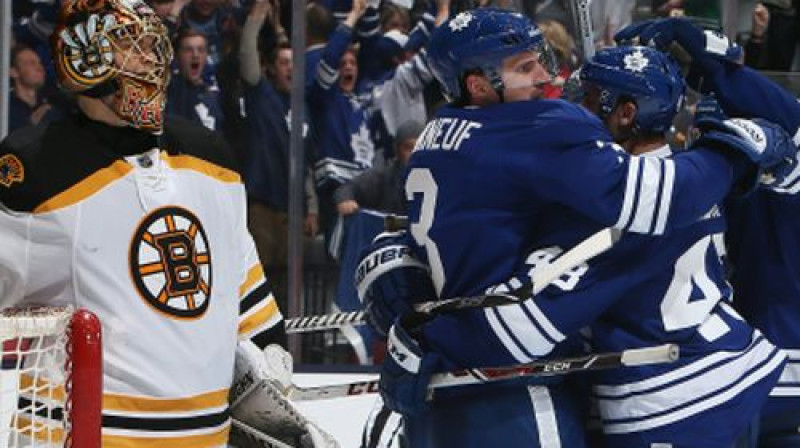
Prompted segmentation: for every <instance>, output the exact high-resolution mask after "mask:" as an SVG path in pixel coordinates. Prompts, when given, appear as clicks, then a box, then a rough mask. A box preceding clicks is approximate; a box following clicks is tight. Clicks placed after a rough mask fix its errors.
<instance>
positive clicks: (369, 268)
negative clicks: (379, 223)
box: [356, 232, 436, 337]
mask: <svg viewBox="0 0 800 448" xmlns="http://www.w3.org/2000/svg"><path fill="white" fill-rule="evenodd" d="M406 238H407V236H406V233H405V232H394V233H382V234H380V235H378V237H377V238H376V239H375V241H374V242H373V243H372V245H371V246H370V248H369V249H368V250H367V251H366V255H364V256H363V257H362V258H361V262H360V263H359V264H358V269H356V288H357V289H358V297H359V298H360V299H361V301H362V303H363V304H364V309H365V311H366V317H367V322H368V323H369V325H370V326H371V327H372V328H373V329H374V330H375V331H376V332H377V333H378V334H380V335H381V336H383V337H386V335H387V334H388V332H389V327H391V326H392V324H393V323H394V321H395V320H396V319H397V317H398V316H400V315H403V314H407V313H410V312H412V311H413V308H412V306H413V304H414V303H416V302H420V301H428V300H433V299H434V298H435V297H436V293H435V291H434V288H433V282H432V281H431V277H430V274H429V271H428V267H427V266H425V265H424V264H422V263H421V262H420V261H419V260H417V259H416V258H414V256H413V255H412V254H411V248H410V247H409V246H408V244H407V243H406Z"/></svg>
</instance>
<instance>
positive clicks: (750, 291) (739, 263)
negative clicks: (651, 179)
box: [706, 67, 800, 426]
mask: <svg viewBox="0 0 800 448" xmlns="http://www.w3.org/2000/svg"><path fill="white" fill-rule="evenodd" d="M706 88H708V89H711V90H713V91H714V92H715V94H716V97H717V98H718V100H719V102H720V105H721V106H722V107H723V109H724V110H725V112H726V113H728V114H730V115H732V116H743V117H761V118H766V119H768V120H770V121H773V122H775V123H778V124H780V125H781V127H783V128H784V130H786V131H787V132H788V133H789V134H790V135H793V136H794V142H795V144H798V143H800V104H799V103H798V102H797V101H796V99H795V98H794V97H793V96H792V95H791V94H790V93H789V92H787V91H786V90H784V89H783V88H781V87H780V86H778V85H776V84H775V83H773V82H772V81H770V80H769V79H767V78H765V77H764V76H762V75H760V74H759V73H757V72H756V71H755V70H752V69H750V68H747V67H741V68H738V69H736V70H725V71H720V72H719V73H716V74H715V76H713V77H711V78H709V79H708V82H707V83H706ZM788 180H789V183H788V185H787V186H785V187H784V188H779V189H769V188H761V189H758V190H756V191H754V192H753V193H752V194H750V195H748V196H745V197H741V198H735V199H732V200H729V201H728V202H727V204H726V205H727V212H726V213H727V214H728V215H729V216H730V217H731V225H730V229H729V231H728V232H727V243H728V258H729V260H730V262H731V265H732V269H731V282H732V283H733V285H734V288H735V291H736V295H735V300H734V305H735V306H736V308H737V309H738V310H739V311H740V312H741V313H742V315H743V316H744V317H745V318H746V319H747V320H748V321H749V322H750V323H752V324H753V325H754V326H755V327H757V328H759V329H760V330H761V331H763V332H764V334H765V335H766V336H767V337H768V338H769V340H770V341H772V342H773V343H775V344H776V345H777V346H779V347H781V348H783V349H784V351H785V352H786V353H787V355H788V357H789V362H788V363H787V365H786V369H785V371H784V373H783V375H782V376H781V379H780V381H779V382H778V385H777V386H776V387H775V389H774V390H773V391H772V394H771V399H770V400H769V402H768V403H767V405H766V406H765V408H764V411H765V414H767V415H769V414H773V413H785V414H792V415H795V416H797V415H800V252H798V250H797V248H798V247H800V239H798V234H797V229H799V228H800V196H798V195H797V193H798V190H800V168H796V169H795V172H794V173H793V174H792V175H790V176H789V177H788ZM798 422H800V421H798ZM798 422H795V423H794V426H796V424H797V423H798Z"/></svg>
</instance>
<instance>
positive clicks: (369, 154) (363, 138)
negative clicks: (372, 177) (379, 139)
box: [350, 123, 375, 167]
mask: <svg viewBox="0 0 800 448" xmlns="http://www.w3.org/2000/svg"><path fill="white" fill-rule="evenodd" d="M350 147H351V148H353V161H355V162H356V163H359V164H361V166H364V167H370V166H372V159H373V158H374V157H375V145H374V144H373V143H372V139H371V138H370V136H369V129H367V125H366V124H365V123H361V126H360V127H359V128H358V132H354V133H353V135H351V136H350Z"/></svg>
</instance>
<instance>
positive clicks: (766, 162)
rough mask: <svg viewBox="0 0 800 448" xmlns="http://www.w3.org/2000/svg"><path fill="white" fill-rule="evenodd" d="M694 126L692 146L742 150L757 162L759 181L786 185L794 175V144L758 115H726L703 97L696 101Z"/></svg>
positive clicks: (789, 137)
mask: <svg viewBox="0 0 800 448" xmlns="http://www.w3.org/2000/svg"><path fill="white" fill-rule="evenodd" d="M694 126H695V127H696V128H697V129H698V130H699V131H700V133H701V134H700V137H699V138H698V139H697V141H696V142H695V143H694V145H695V146H707V147H719V146H722V147H724V148H727V149H733V150H736V151H739V152H741V153H743V154H744V155H746V156H747V158H748V159H749V160H750V161H752V162H753V163H754V164H756V165H757V166H758V168H759V170H758V173H757V174H758V177H757V178H756V179H757V181H758V183H760V184H763V185H766V186H774V187H779V188H787V186H788V184H789V183H791V182H792V181H793V178H796V177H797V174H794V172H795V171H796V170H795V168H796V165H797V147H796V146H795V145H794V142H793V141H792V137H791V136H790V135H789V134H788V133H786V131H784V130H783V128H781V127H780V126H778V125H777V124H774V123H772V122H769V121H767V120H764V119H761V118H756V119H752V120H748V119H743V118H727V117H725V115H724V114H723V113H722V111H721V109H720V108H719V105H718V104H717V102H716V101H715V100H714V99H713V98H705V99H703V100H702V101H701V102H700V103H698V105H697V110H696V112H695V122H694ZM790 177H792V178H790Z"/></svg>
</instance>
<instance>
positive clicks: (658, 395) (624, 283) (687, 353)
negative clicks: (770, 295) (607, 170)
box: [544, 47, 791, 448]
mask: <svg viewBox="0 0 800 448" xmlns="http://www.w3.org/2000/svg"><path fill="white" fill-rule="evenodd" d="M579 79H580V82H581V86H582V87H583V90H584V91H585V95H584V100H583V104H584V105H585V106H586V107H587V108H588V109H589V110H591V111H592V112H594V113H595V114H597V116H598V117H600V118H601V119H602V120H603V122H604V123H605V124H606V126H607V127H608V129H609V131H610V132H611V134H612V135H613V137H614V139H615V141H616V142H617V143H618V144H620V145H621V146H622V147H623V148H625V150H626V151H627V152H629V153H631V154H640V155H642V156H643V157H649V158H652V159H653V160H669V158H672V157H676V155H675V154H673V152H672V151H671V149H670V147H669V146H668V145H667V143H666V135H665V134H666V132H667V131H668V130H669V128H670V127H671V123H672V119H673V118H674V116H675V114H676V113H677V111H678V109H679V108H680V107H681V103H682V101H683V93H684V89H685V84H684V81H683V79H682V77H681V73H680V71H679V69H678V67H677V65H676V64H675V63H674V62H673V61H672V60H671V58H670V57H668V56H666V55H664V54H662V53H660V52H658V51H657V50H654V49H651V48H646V47H617V48H611V49H606V50H603V51H601V52H599V53H598V54H597V55H595V56H594V57H593V58H592V59H591V60H589V61H588V62H587V63H586V64H584V66H583V67H582V68H581V70H580V74H579ZM698 110H699V112H698V114H699V116H698V122H700V123H710V122H714V123H717V124H719V123H723V122H724V121H723V120H722V118H721V117H719V116H717V115H712V114H710V113H709V112H704V111H706V110H707V109H706V108H698ZM710 111H711V112H715V110H714V109H713V108H712V109H710ZM723 126H724V125H723ZM753 129H755V128H753ZM784 138H788V135H785V136H784ZM701 140H702V138H701ZM787 144H789V145H791V144H790V143H788V142H787ZM725 224H726V223H725V217H724V216H723V215H722V214H721V213H720V211H719V210H718V208H716V207H715V208H712V209H711V210H709V212H708V213H707V214H706V215H704V216H703V217H702V219H700V220H698V221H697V222H695V223H693V224H691V225H688V226H684V227H681V228H677V229H674V230H673V231H671V232H669V233H667V234H665V235H664V236H662V237H658V238H653V237H648V236H637V235H629V236H628V237H626V238H624V239H623V240H622V241H620V243H619V244H618V245H617V246H616V247H615V248H613V249H612V250H611V251H609V252H608V253H607V254H606V257H605V258H603V259H602V260H598V262H597V263H596V264H593V265H592V266H591V267H590V268H589V269H588V270H587V271H586V272H585V273H584V274H583V275H582V276H581V279H580V280H579V281H577V282H576V284H575V285H574V287H570V288H564V290H563V292H560V291H550V293H545V294H544V296H545V297H546V298H551V297H552V298H555V297H558V296H560V295H563V296H564V297H562V300H569V301H579V302H581V303H586V307H587V308H591V307H594V306H600V307H603V306H605V307H606V308H605V309H603V310H602V311H601V313H600V314H599V316H598V318H597V320H596V321H595V322H594V323H593V324H592V325H591V335H592V338H591V339H592V345H593V348H594V349H595V350H597V351H617V350H621V349H624V348H629V347H631V346H646V345H652V344H659V343H669V342H673V343H678V344H679V347H680V351H681V353H682V356H681V359H680V360H679V361H678V362H677V363H673V364H669V365H660V366H649V367H632V368H626V369H619V370H614V371H604V372H602V373H598V374H596V375H594V376H593V392H594V393H593V395H594V398H595V399H596V401H597V404H598V408H599V411H600V417H601V419H602V422H603V430H604V433H605V437H604V438H605V441H606V445H607V446H613V447H622V448H624V447H639V446H654V445H656V446H658V444H664V445H665V446H679V447H698V448H699V447H707V446H714V447H721V448H724V447H733V446H734V443H735V441H736V439H737V438H738V437H739V436H740V434H741V433H742V432H743V431H744V429H745V428H746V427H747V425H748V424H749V423H750V422H751V421H752V420H753V419H754V418H755V417H756V416H757V414H758V411H759V409H760V408H761V406H762V405H763V403H764V402H765V401H766V399H767V396H768V394H769V391H770V389H771V388H772V386H773V385H774V384H775V382H776V381H777V379H778V376H779V375H780V372H781V370H782V367H783V359H784V355H783V354H781V353H780V352H778V351H777V349H776V348H775V347H774V346H773V345H772V344H770V343H769V342H768V341H767V340H766V339H765V338H764V336H763V335H762V334H761V333H760V332H758V331H757V330H754V329H753V328H752V327H750V326H749V325H748V324H747V323H745V322H744V321H743V320H742V319H741V317H739V315H738V314H737V313H736V312H735V311H734V310H733V309H732V308H731V307H730V306H729V305H728V304H727V303H726V302H727V301H728V300H729V299H730V298H731V290H730V287H729V286H728V284H727V283H726V279H725V270H724V267H723V264H722V258H721V257H722V255H723V253H724V251H723V249H722V248H723V244H722V231H723V230H724V229H725ZM570 290H572V291H573V292H571V293H570V292H569V291H570ZM615 296H616V297H615ZM603 297H608V298H609V299H611V301H608V300H604V299H603ZM591 302H596V303H597V305H594V304H591ZM586 311H588V310H586ZM588 312H591V311H588Z"/></svg>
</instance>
